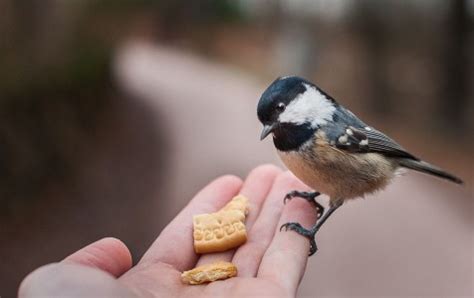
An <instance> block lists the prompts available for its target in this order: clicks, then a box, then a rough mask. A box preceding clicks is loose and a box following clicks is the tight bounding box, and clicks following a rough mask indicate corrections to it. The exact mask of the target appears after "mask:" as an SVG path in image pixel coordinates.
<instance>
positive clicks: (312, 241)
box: [280, 222, 318, 256]
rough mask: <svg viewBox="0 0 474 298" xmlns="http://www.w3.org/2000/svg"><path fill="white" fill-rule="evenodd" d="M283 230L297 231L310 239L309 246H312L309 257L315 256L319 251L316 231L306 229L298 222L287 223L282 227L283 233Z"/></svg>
mask: <svg viewBox="0 0 474 298" xmlns="http://www.w3.org/2000/svg"><path fill="white" fill-rule="evenodd" d="M283 229H285V231H288V230H291V231H295V232H296V233H298V234H300V235H301V236H304V237H306V238H308V240H309V244H310V249H309V253H308V255H309V256H312V255H314V254H315V253H316V251H318V246H317V245H316V240H315V239H314V236H315V234H316V231H314V230H308V229H305V228H304V227H303V226H302V225H301V224H299V223H297V222H287V223H285V224H283V225H281V227H280V231H282V230H283Z"/></svg>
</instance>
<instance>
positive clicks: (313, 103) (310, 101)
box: [278, 84, 336, 128]
mask: <svg viewBox="0 0 474 298" xmlns="http://www.w3.org/2000/svg"><path fill="white" fill-rule="evenodd" d="M304 86H305V87H306V91H305V92H304V93H302V94H300V95H298V96H297V97H296V98H295V99H293V101H292V102H291V103H290V104H289V105H288V106H287V107H286V109H285V111H284V112H283V113H281V114H280V116H279V117H278V120H279V121H280V122H281V123H294V124H297V125H300V124H304V123H310V124H311V127H313V128H315V127H317V126H320V125H324V124H326V123H327V122H328V121H330V120H331V119H332V116H333V114H334V111H335V110H336V108H335V107H334V105H333V104H332V103H331V101H330V100H329V99H328V98H326V96H324V95H323V94H321V93H320V92H319V91H318V90H317V89H316V88H314V87H312V86H310V85H308V84H304Z"/></svg>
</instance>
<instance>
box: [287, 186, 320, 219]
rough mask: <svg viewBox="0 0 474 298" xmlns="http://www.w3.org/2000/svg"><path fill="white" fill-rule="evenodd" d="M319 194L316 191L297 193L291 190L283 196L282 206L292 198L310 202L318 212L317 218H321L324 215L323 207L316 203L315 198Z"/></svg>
mask: <svg viewBox="0 0 474 298" xmlns="http://www.w3.org/2000/svg"><path fill="white" fill-rule="evenodd" d="M320 194H321V193H319V192H317V191H313V192H308V191H297V190H292V191H290V192H289V193H287V194H286V195H285V198H284V199H283V204H286V201H288V200H291V199H293V198H301V199H304V200H306V201H308V202H310V203H311V204H312V205H313V206H314V207H316V209H317V210H318V218H320V217H321V215H323V213H324V207H323V206H322V205H321V204H319V203H318V201H316V197H317V196H319V195H320Z"/></svg>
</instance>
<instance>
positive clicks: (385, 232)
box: [117, 44, 474, 297]
mask: <svg viewBox="0 0 474 298" xmlns="http://www.w3.org/2000/svg"><path fill="white" fill-rule="evenodd" d="M117 61H118V63H117V65H118V67H117V70H118V74H119V78H120V81H121V82H122V83H123V85H124V86H125V87H126V89H127V90H129V92H131V93H133V94H134V95H137V96H140V97H142V98H143V99H145V100H146V101H147V102H148V103H149V104H150V106H153V107H154V108H156V110H157V111H160V112H159V115H160V116H162V117H163V118H164V119H166V121H164V122H166V123H167V128H166V131H168V132H169V134H170V136H169V137H170V138H171V144H172V145H171V146H172V150H171V152H172V156H170V157H169V158H170V164H171V168H172V169H171V171H170V173H169V176H168V181H169V188H170V190H169V193H170V198H172V199H170V200H167V201H166V202H162V203H164V204H166V209H167V213H168V214H170V213H171V214H175V213H176V212H177V211H178V210H179V209H180V208H181V207H182V206H183V205H184V204H185V203H186V201H187V200H188V199H189V198H190V196H191V195H192V194H193V193H194V192H195V191H196V190H197V189H199V187H201V186H202V185H203V184H204V183H206V182H207V181H208V180H209V179H210V178H212V177H214V176H216V175H218V174H224V173H237V174H240V175H244V174H245V173H246V172H247V171H248V170H249V169H251V168H252V167H253V166H255V165H257V164H260V163H263V162H268V161H270V162H278V161H277V160H276V155H275V152H274V149H273V146H272V145H271V142H269V141H266V142H259V141H258V133H259V130H260V125H259V123H258V121H257V118H256V115H255V114H256V112H255V107H256V103H257V100H258V98H259V96H260V93H261V92H262V90H263V89H264V86H263V85H262V86H259V85H257V84H256V83H255V80H252V78H250V77H248V76H246V75H244V74H242V73H240V72H238V71H236V70H235V69H226V68H224V67H223V66H220V65H216V64H213V63H210V62H207V61H205V60H203V59H201V58H198V57H196V56H193V55H191V54H189V53H185V52H180V51H177V50H175V49H168V48H161V47H158V46H152V45H147V44H133V45H130V46H127V47H125V48H124V49H123V51H122V52H121V53H120V54H119V56H118V60H117ZM407 147H409V146H407ZM465 178H466V179H471V177H465ZM373 197H376V198H373ZM472 199H473V198H472V194H471V193H469V192H468V191H467V190H466V189H465V188H462V187H458V186H456V185H453V184H450V183H447V182H444V181H440V180H437V179H434V178H430V177H426V176H423V175H420V174H414V173H409V174H407V175H405V176H403V177H400V178H398V179H396V182H395V183H394V184H393V185H391V186H390V187H389V188H388V190H387V191H385V192H381V193H379V194H376V195H374V196H371V197H370V198H367V200H356V201H354V202H350V203H348V204H347V206H345V207H344V208H342V209H341V211H338V213H337V214H336V215H335V216H334V218H332V219H331V220H330V222H329V223H328V224H327V226H325V228H324V229H323V230H322V231H321V233H320V235H319V237H318V240H319V247H320V251H319V252H318V254H317V255H316V256H315V257H313V258H311V259H310V262H309V264H308V269H307V270H308V273H307V275H306V276H305V278H304V280H303V283H302V286H301V289H300V296H318V295H331V296H443V297H450V296H471V294H472V286H473V272H472V270H473V269H472V268H473V242H472V237H473V226H474V225H473V218H472V214H473V209H472V206H473V205H472ZM167 216H168V217H171V215H167Z"/></svg>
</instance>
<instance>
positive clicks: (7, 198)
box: [0, 0, 474, 297]
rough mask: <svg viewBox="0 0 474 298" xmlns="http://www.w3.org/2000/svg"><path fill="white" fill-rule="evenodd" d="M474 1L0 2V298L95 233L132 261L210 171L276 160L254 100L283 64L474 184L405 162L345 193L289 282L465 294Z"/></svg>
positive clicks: (332, 289)
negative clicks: (118, 244) (381, 187)
mask: <svg viewBox="0 0 474 298" xmlns="http://www.w3.org/2000/svg"><path fill="white" fill-rule="evenodd" d="M473 17H474V1H472V0H451V1H442V0H418V1H410V2H408V1H396V0H384V1H379V0H359V1H355V0H294V1H270V0H258V1H251V0H239V1H231V0H205V1H183V0H163V1H153V0H115V1H110V0H101V1H91V0H88V1H86V0H83V1H65V0H63V1H61V0H43V1H37V0H22V1H16V0H2V1H0V204H1V207H0V239H1V242H0V257H1V263H2V265H1V266H0V296H2V297H10V296H14V295H15V293H16V290H17V288H18V285H19V282H20V281H21V279H22V278H23V277H24V276H25V275H26V274H27V273H28V272H30V271H32V270H33V269H35V268H37V267H38V266H40V265H43V264H46V263H49V262H55V261H58V260H60V259H62V258H63V257H65V256H66V255H68V254H70V253H71V252H73V251H74V250H76V249H78V248H80V247H82V246H84V245H86V244H88V243H90V242H92V241H95V240H98V239H99V238H101V237H105V236H114V237H118V238H120V239H122V240H123V241H124V242H125V243H126V244H127V245H128V246H129V248H130V249H131V251H132V253H133V256H134V261H135V262H136V261H137V260H139V258H140V256H141V255H142V254H143V252H144V251H145V250H146V249H147V247H148V246H149V245H150V244H151V242H152V241H153V240H154V239H155V238H156V237H157V235H159V233H160V231H161V230H162V229H163V227H164V226H165V225H166V224H167V222H169V221H170V219H172V218H173V217H174V215H175V214H176V213H177V212H178V211H179V210H180V209H181V208H182V207H183V206H184V205H185V204H186V203H187V202H188V200H189V199H190V198H191V197H192V195H193V194H194V193H195V192H196V191H197V190H199V189H200V188H201V187H202V186H203V185H204V184H206V183H207V182H208V181H209V180H211V179H213V178H214V177H216V176H218V175H221V174H226V173H232V174H237V175H240V176H241V177H244V176H245V175H246V173H248V171H249V170H250V169H252V168H253V167H255V166H256V165H258V164H261V163H266V162H271V163H276V164H280V162H279V160H278V158H277V157H276V154H275V150H274V148H273V145H272V144H271V141H265V142H260V141H259V134H260V124H259V123H258V120H257V117H256V104H257V101H258V99H259V96H260V94H261V93H262V92H263V90H264V89H265V87H266V86H267V85H268V84H269V83H271V82H272V81H273V80H274V79H275V78H276V77H278V76H281V75H290V74H294V75H300V76H304V77H307V78H308V79H310V80H312V81H314V82H316V83H317V84H318V85H319V86H320V87H321V88H323V90H325V91H327V92H328V93H329V94H331V95H333V96H334V97H335V98H336V99H338V100H339V101H340V102H341V103H343V104H344V105H345V106H346V107H348V108H350V109H351V110H352V111H354V112H355V113H356V114H358V115H359V116H361V118H363V119H364V120H366V122H367V123H369V124H371V125H373V126H376V127H378V128H380V129H381V130H382V131H385V132H386V133H387V134H389V135H390V136H392V137H393V138H395V139H396V140H398V141H399V142H400V143H401V144H402V145H403V146H404V147H406V148H408V149H410V151H412V152H413V153H414V154H415V155H418V156H421V157H423V158H424V159H426V160H428V161H430V162H432V163H434V164H437V165H439V166H441V167H443V168H445V169H447V170H449V171H451V172H453V173H456V174H457V175H458V176H460V177H462V178H463V179H464V180H465V182H466V185H464V186H461V187H459V186H456V185H453V184H450V183H448V182H444V181H441V180H438V179H436V178H431V177H427V176H424V175H422V174H416V173H408V174H407V175H405V176H403V177H400V178H397V179H396V181H395V183H394V184H392V185H391V186H390V187H389V188H388V189H387V190H386V191H384V192H381V193H378V194H376V195H373V196H370V197H377V198H369V199H367V200H364V201H363V200H356V201H354V202H351V203H349V204H347V207H345V208H342V210H341V211H340V212H338V215H336V216H335V217H334V218H333V219H332V220H331V222H330V223H329V224H327V225H326V226H325V229H323V230H322V231H321V233H320V235H319V236H318V237H319V238H318V239H319V242H318V244H319V247H320V251H319V252H318V254H317V255H316V256H315V257H313V258H311V259H310V261H309V264H308V270H307V271H308V272H307V274H306V276H305V278H304V280H303V282H302V285H301V288H300V292H299V295H300V296H318V295H319V296H443V297H453V296H471V295H472V294H473V283H474V277H473V266H474V254H473V245H474V243H473V242H474V240H473V235H474V231H473V229H474V222H473V203H472V200H473V149H474V146H473V145H474V139H473V128H474V101H473V100H472V99H473V97H474V96H473V95H474V87H473V86H474V80H473V70H474V67H473V66H474V64H473V63H474V62H473V54H472V53H473V52H474V42H473V30H472V29H473V26H472V24H473ZM280 165H281V164H280Z"/></svg>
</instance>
